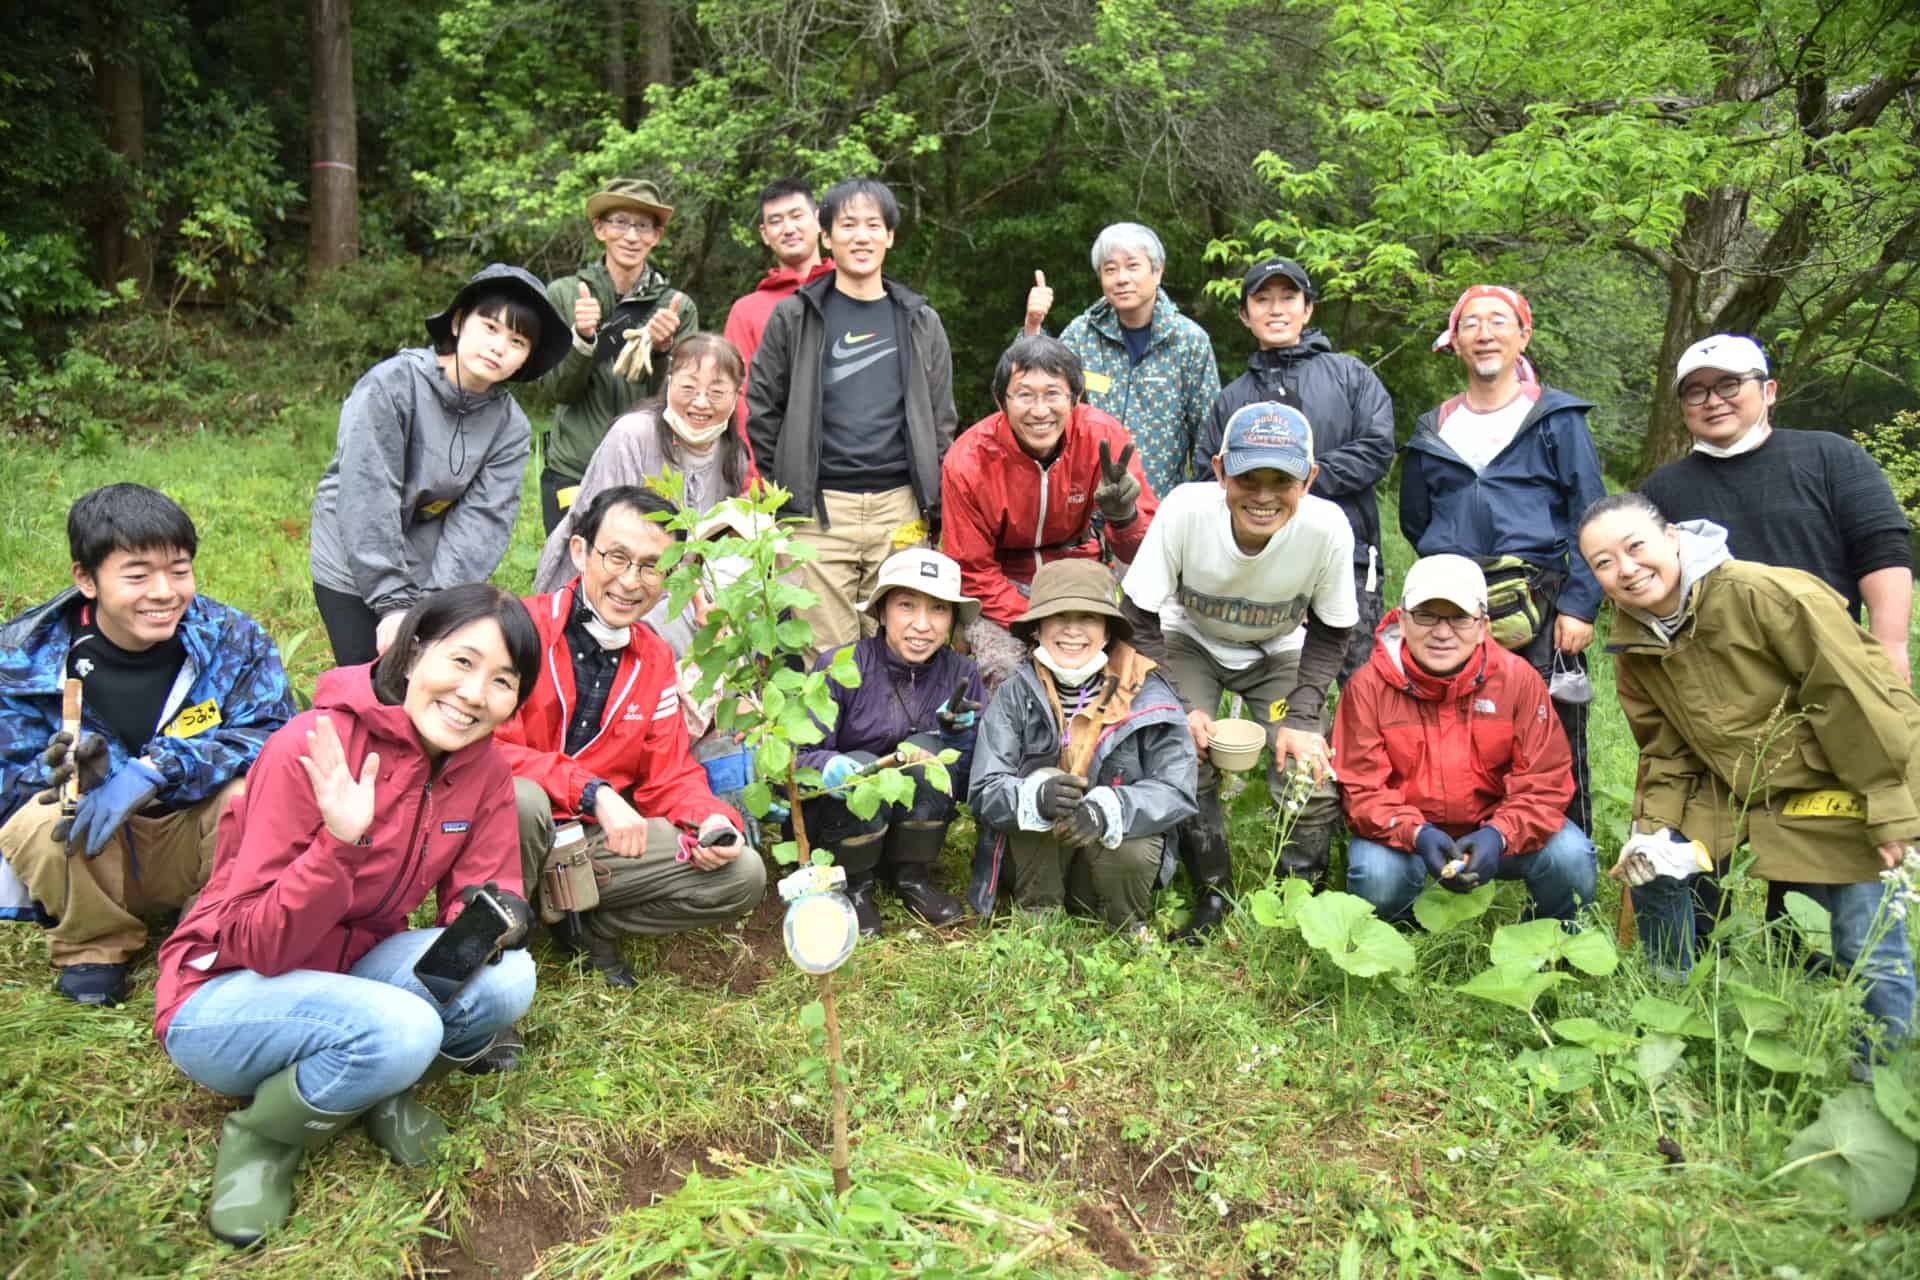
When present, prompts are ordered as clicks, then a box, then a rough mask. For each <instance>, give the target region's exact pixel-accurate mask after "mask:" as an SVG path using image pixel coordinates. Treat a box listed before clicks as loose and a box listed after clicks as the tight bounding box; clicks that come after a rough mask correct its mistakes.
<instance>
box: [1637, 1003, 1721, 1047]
mask: <svg viewBox="0 0 1920 1280" xmlns="http://www.w3.org/2000/svg"><path fill="white" fill-rule="evenodd" d="M1628 1016H1629V1017H1631V1018H1632V1019H1633V1020H1634V1021H1635V1022H1637V1023H1639V1024H1640V1025H1641V1026H1643V1027H1647V1028H1650V1029H1652V1030H1654V1031H1664V1032H1666V1033H1667V1034H1668V1035H1670V1036H1695V1037H1698V1038H1699V1039H1702V1040H1711V1039H1713V1024H1712V1023H1711V1022H1708V1021H1707V1020H1706V1019H1705V1018H1704V1017H1702V1016H1701V1015H1700V1014H1698V1013H1695V1012H1694V1011H1693V1010H1691V1009H1689V1008H1687V1007H1686V1006H1685V1005H1683V1004H1675V1003H1674V1002H1673V1001H1671V1000H1662V999H1661V998H1660V997H1659V996H1641V997H1640V998H1639V999H1638V1000H1635V1001H1634V1002H1633V1008H1632V1009H1630V1010H1629V1011H1628Z"/></svg>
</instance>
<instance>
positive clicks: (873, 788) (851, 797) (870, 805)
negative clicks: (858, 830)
mask: <svg viewBox="0 0 1920 1280" xmlns="http://www.w3.org/2000/svg"><path fill="white" fill-rule="evenodd" d="M885 784H886V779H885V778H884V777H879V778H866V779H863V780H861V781H859V782H856V783H854V784H853V785H852V786H851V787H848V788H847V789H846V790H845V791H842V792H840V793H839V794H840V795H841V796H842V797H843V798H845V800H846V802H847V811H848V812H849V813H851V814H853V816H854V817H856V818H858V819H860V820H861V821H862V822H865V821H867V820H869V819H871V818H872V817H873V815H874V814H876V813H878V812H880V806H881V805H882V804H884V803H886V796H885V791H886V785H885Z"/></svg>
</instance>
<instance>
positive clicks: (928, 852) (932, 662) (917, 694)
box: [800, 547, 986, 937]
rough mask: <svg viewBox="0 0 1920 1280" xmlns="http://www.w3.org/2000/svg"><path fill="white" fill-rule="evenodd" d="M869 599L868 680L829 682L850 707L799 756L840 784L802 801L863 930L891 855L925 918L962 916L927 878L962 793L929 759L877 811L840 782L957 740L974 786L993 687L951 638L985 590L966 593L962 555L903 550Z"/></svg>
mask: <svg viewBox="0 0 1920 1280" xmlns="http://www.w3.org/2000/svg"><path fill="white" fill-rule="evenodd" d="M860 608H861V609H862V610H863V611H865V612H866V613H867V614H869V615H871V616H872V617H873V619H874V620H875V621H876V622H878V623H879V624H880V634H878V635H876V636H872V637H870V638H868V639H865V640H860V641H858V642H856V643H854V644H852V645H849V646H847V647H848V648H851V649H852V650H853V660H854V662H855V664H857V665H858V666H859V668H860V684H859V687H857V688H853V689H848V688H845V687H843V686H841V685H838V684H834V683H832V682H829V684H828V687H829V688H830V689H832V690H833V698H834V701H835V702H836V703H837V704H838V705H839V708H840V714H839V716H838V717H836V719H835V720H834V723H833V724H832V725H830V726H827V729H826V737H824V738H822V739H821V741H820V744H819V745H818V746H816V747H814V748H812V749H811V750H807V751H803V752H801V753H800V763H801V764H802V765H805V766H807V767H808V768H813V769H818V770H819V771H820V777H821V784H822V785H823V786H824V787H826V788H827V789H828V790H829V792H832V794H828V795H823V796H821V797H819V798H818V799H815V800H808V801H806V802H805V803H804V805H803V806H802V810H801V813H802V816H803V817H804V818H805V819H806V823H807V833H808V835H809V836H810V837H812V839H813V841H814V842H815V843H817V844H820V845H824V846H825V847H827V848H829V849H831V850H832V851H833V859H834V861H835V862H836V863H838V864H839V865H840V866H842V867H844V868H846V872H847V896H848V897H849V898H851V899H852V900H853V909H854V911H855V913H856V914H858V916H859V917H860V932H861V933H863V934H865V935H867V936H869V937H870V936H872V935H874V934H877V933H879V932H880V913H879V911H878V910H877V909H876V908H875V907H874V904H873V882H874V877H875V873H876V872H877V871H878V870H879V869H880V868H881V867H882V865H883V864H884V866H885V868H886V875H887V878H888V879H889V880H891V882H892V884H893V888H894V892H895V893H896V894H898V895H899V897H900V901H901V902H902V903H904V904H905V905H906V906H907V907H908V908H909V909H911V910H912V911H913V912H914V913H915V914H916V915H918V916H920V918H921V919H923V920H925V921H927V923H929V924H951V923H953V922H954V921H955V920H957V919H959V918H960V915H961V913H962V911H963V910H964V909H965V908H964V907H963V906H962V905H961V903H960V900H959V899H958V898H955V897H954V896H953V895H951V894H948V893H944V892H942V891H941V890H939V889H937V888H935V887H934V886H933V883H932V881H931V880H930V879H929V878H928V877H929V873H930V872H931V870H932V868H933V864H934V861H935V860H936V859H937V858H939V856H940V850H941V847H942V846H943V845H944V844H945V843H946V838H947V824H948V823H950V822H952V821H953V808H954V804H955V802H956V800H957V799H958V796H957V795H956V794H954V793H953V792H952V791H951V790H949V791H939V790H936V789H935V788H934V787H933V786H932V784H930V783H929V782H928V781H927V780H926V776H925V774H924V772H923V771H921V770H913V771H911V775H910V776H912V777H913V778H914V779H915V784H914V791H913V803H912V804H891V805H882V806H881V807H880V810H879V812H877V813H875V814H874V815H873V817H871V818H862V817H860V816H859V815H857V814H855V813H853V812H852V811H851V810H850V809H848V808H847V804H846V800H845V798H844V793H840V792H834V788H837V787H840V786H842V785H843V784H844V783H846V781H847V780H848V779H849V778H851V777H853V775H854V774H855V773H857V772H859V771H860V769H861V768H862V767H864V766H866V765H870V764H872V763H873V762H874V761H876V760H878V759H880V758H881V757H883V756H889V755H893V754H895V753H898V754H899V756H900V763H901V764H903V765H904V764H906V763H907V762H908V761H909V760H911V759H912V758H913V757H915V756H918V755H922V754H925V755H929V756H931V755H935V754H938V753H939V752H940V751H942V750H945V749H947V748H952V749H953V750H955V751H958V752H959V753H960V759H959V760H958V761H956V762H954V763H953V764H951V765H948V766H947V772H948V775H949V776H950V777H952V778H955V779H958V780H959V785H960V786H961V787H962V788H964V787H965V785H966V782H965V779H966V777H967V774H968V771H969V770H970V769H971V768H972V765H973V735H974V722H975V721H976V719H977V718H978V714H977V713H978V710H979V707H980V703H981V700H982V699H983V698H984V697H985V696H986V694H985V691H984V689H983V687H982V685H981V683H980V672H979V671H978V670H977V669H976V668H975V667H974V665H973V659H971V658H968V657H964V656H963V655H961V654H959V653H956V652H954V650H953V648H952V647H951V646H950V645H949V644H948V641H949V640H950V639H951V638H952V637H953V635H954V634H956V633H957V632H960V631H963V630H964V629H965V628H966V625H967V624H968V623H970V622H972V621H973V619H974V618H975V617H976V616H977V615H978V614H979V612H980V602H979V601H977V600H973V599H969V598H968V597H967V596H964V595H962V594H961V593H960V566H959V565H958V564H957V563H955V562H954V561H953V560H950V559H948V558H947V557H946V556H943V555H941V554H940V553H939V552H938V551H930V550H927V549H926V548H923V547H915V548H912V549H910V550H907V551H897V552H895V553H894V554H893V555H891V556H889V557H887V561H886V563H885V564H883V565H881V566H880V583H879V587H878V588H877V589H876V590H875V591H874V593H873V598H872V599H871V600H868V601H867V602H866V603H865V604H863V605H861V606H860ZM838 654H839V650H835V651H833V652H831V653H827V654H823V655H821V657H820V660H819V661H818V662H817V663H816V664H815V669H816V670H825V669H826V668H827V667H828V666H831V665H832V663H833V660H834V658H835V657H836V656H838Z"/></svg>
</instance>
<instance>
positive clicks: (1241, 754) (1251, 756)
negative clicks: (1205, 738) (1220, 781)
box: [1207, 720, 1267, 773]
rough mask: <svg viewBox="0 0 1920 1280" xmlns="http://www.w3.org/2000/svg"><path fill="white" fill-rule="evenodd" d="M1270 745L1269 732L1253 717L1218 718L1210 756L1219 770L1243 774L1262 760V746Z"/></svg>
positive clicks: (1208, 754) (1208, 750)
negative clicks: (1268, 741) (1249, 718)
mask: <svg viewBox="0 0 1920 1280" xmlns="http://www.w3.org/2000/svg"><path fill="white" fill-rule="evenodd" d="M1266 745H1267V731H1266V730H1265V729H1262V728H1261V727H1260V726H1259V725H1257V724H1255V723H1254V722H1253V721H1251V720H1215V721H1214V722H1213V745H1212V746H1210V747H1208V748H1207V759H1208V760H1210V761H1212V762H1213V767H1214V768H1216V769H1221V770H1224V771H1225V772H1227V773H1239V772H1240V771H1241V770H1243V769H1251V768H1253V766H1255V765H1256V764H1259V763H1260V749H1261V748H1262V747H1264V746H1266Z"/></svg>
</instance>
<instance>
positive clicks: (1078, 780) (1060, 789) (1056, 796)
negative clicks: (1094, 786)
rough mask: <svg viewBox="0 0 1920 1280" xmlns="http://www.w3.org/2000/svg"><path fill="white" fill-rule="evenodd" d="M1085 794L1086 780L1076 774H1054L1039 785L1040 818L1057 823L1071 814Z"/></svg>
mask: <svg viewBox="0 0 1920 1280" xmlns="http://www.w3.org/2000/svg"><path fill="white" fill-rule="evenodd" d="M1086 794H1087V780H1086V779H1085V778H1082V777H1080V776H1078V775H1076V774H1071V773H1056V774H1054V775H1053V776H1052V777H1051V778H1048V779H1047V780H1046V781H1045V782H1043V783H1041V784H1040V796H1039V804H1040V816H1041V817H1043V818H1045V819H1046V820H1047V821H1048V822H1058V821H1060V819H1062V818H1064V817H1066V816H1067V815H1068V814H1070V813H1072V812H1073V808H1074V806H1075V805H1077V804H1079V803H1080V801H1081V800H1082V799H1083V798H1084V797H1085V796H1086Z"/></svg>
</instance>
